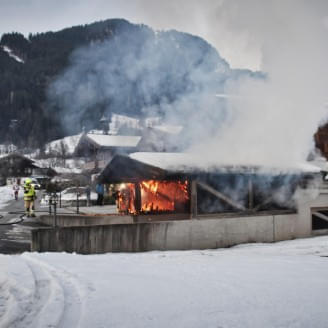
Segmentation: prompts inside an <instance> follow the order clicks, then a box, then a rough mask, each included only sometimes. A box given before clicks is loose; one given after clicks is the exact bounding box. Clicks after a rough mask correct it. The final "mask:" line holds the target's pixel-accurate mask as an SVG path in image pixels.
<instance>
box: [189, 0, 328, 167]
mask: <svg viewBox="0 0 328 328" xmlns="http://www.w3.org/2000/svg"><path fill="white" fill-rule="evenodd" d="M222 9H223V10H222V12H221V14H222V15H219V16H218V19H223V20H224V21H225V24H226V28H231V30H233V31H235V33H238V31H239V32H240V33H243V32H244V31H247V33H249V34H251V35H252V36H253V39H254V40H256V42H257V43H258V44H259V45H260V46H261V56H262V63H261V69H262V71H263V72H265V73H266V74H267V78H266V79H262V80H254V79H253V80H251V79H243V80H239V81H237V83H236V81H234V82H233V83H230V84H229V85H226V92H227V93H228V94H233V95H234V97H230V98H227V106H228V107H227V108H228V113H229V115H230V117H229V120H227V122H226V123H227V124H225V125H224V126H223V128H222V129H220V130H218V132H217V134H216V136H215V137H214V138H213V139H211V140H208V141H206V142H204V143H203V144H202V145H201V146H198V147H195V149H196V150H197V152H198V153H200V156H202V157H204V156H205V157H213V156H214V157H217V158H221V160H223V161H226V162H230V163H236V162H239V163H257V164H269V165H280V166H281V165H290V164H293V163H297V162H300V161H305V160H306V158H307V156H308V154H309V153H310V151H311V150H312V149H313V147H314V140H313V135H314V133H315V132H316V130H317V128H318V126H319V125H320V124H322V123H323V122H324V121H325V120H326V119H327V114H328V109H327V107H326V103H327V98H328V92H327V91H328V90H327V88H328V66H327V58H328V38H327V36H328V31H327V14H328V3H327V2H325V1H314V2H309V1H296V0H295V1H294V0H288V1H260V0H249V1H241V0H240V1H233V2H232V1H230V2H229V1H226V2H224V5H223V6H222ZM223 15H224V17H223Z"/></svg>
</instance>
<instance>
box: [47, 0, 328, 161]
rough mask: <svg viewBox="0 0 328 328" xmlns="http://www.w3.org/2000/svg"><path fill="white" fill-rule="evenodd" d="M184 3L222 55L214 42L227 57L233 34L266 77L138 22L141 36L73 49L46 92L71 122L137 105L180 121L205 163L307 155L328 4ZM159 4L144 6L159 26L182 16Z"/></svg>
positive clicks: (323, 71) (319, 119) (322, 71)
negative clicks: (90, 111) (93, 113)
mask: <svg viewBox="0 0 328 328" xmlns="http://www.w3.org/2000/svg"><path fill="white" fill-rule="evenodd" d="M138 3H139V4H142V3H144V2H143V1H138ZM150 3H151V1H150V2H149V4H150ZM188 3H190V7H188V8H189V11H187V13H190V14H192V17H188V19H191V20H192V21H193V22H195V26H196V27H198V28H199V31H200V33H199V34H201V35H208V36H209V39H210V41H211V42H212V43H213V44H215V46H216V48H217V50H218V51H219V52H220V46H219V45H220V38H222V40H223V41H224V42H222V47H223V48H224V47H225V52H226V53H228V52H229V51H228V50H227V49H228V48H229V47H227V46H226V45H227V41H228V39H229V37H230V38H231V42H237V41H240V44H241V46H240V49H245V56H246V55H247V56H249V55H250V54H253V58H256V60H257V61H259V60H260V63H259V67H260V69H261V71H262V72H263V74H262V75H261V74H252V73H251V72H249V71H243V70H233V69H231V67H230V66H229V64H228V63H227V62H226V61H225V60H224V59H222V57H220V55H219V54H218V53H216V51H215V50H214V49H213V48H212V47H210V46H209V45H208V44H207V43H206V42H204V41H201V39H197V38H194V37H191V36H190V35H187V34H183V36H182V34H179V33H178V32H174V31H169V32H163V31H162V32H157V33H154V32H153V31H152V30H150V29H147V28H146V27H144V32H143V33H142V34H133V33H131V31H129V32H126V33H125V34H124V33H123V37H122V34H120V35H116V36H115V37H114V38H112V39H111V40H110V41H108V42H102V43H95V44H92V45H91V46H89V47H85V48H83V49H80V50H79V51H77V52H76V53H75V54H74V56H73V57H72V59H71V66H70V67H69V68H68V69H67V70H66V72H65V73H64V74H63V75H62V76H60V77H59V78H58V79H57V81H56V82H55V83H54V84H53V86H52V87H51V89H50V91H49V94H50V99H51V100H52V101H56V102H57V105H58V106H59V107H61V108H65V109H66V110H67V113H68V114H69V116H70V118H71V120H68V121H67V122H68V124H67V125H68V126H71V125H72V122H73V119H74V118H76V117H79V118H81V119H83V120H86V121H87V119H88V115H89V114H88V111H87V110H88V109H90V108H94V111H99V115H102V114H103V113H106V112H108V113H109V112H116V113H120V112H125V113H127V114H129V110H131V108H138V111H139V112H140V113H142V114H143V115H144V116H156V115H161V116H163V117H164V120H165V121H166V122H168V123H175V124H183V125H184V127H185V129H184V133H183V135H182V136H181V138H180V140H179V146H180V147H179V149H180V150H182V151H186V150H188V151H189V152H191V153H193V154H195V157H198V158H201V159H202V160H205V161H208V162H212V163H213V162H215V163H226V164H258V165H269V166H290V165H293V164H295V163H298V162H302V161H305V160H306V158H307V156H308V154H309V153H310V151H311V150H313V148H314V141H313V135H314V133H315V132H316V130H317V128H318V126H319V125H320V124H322V123H323V122H324V121H325V120H326V118H327V114H328V111H327V108H326V107H325V104H326V102H327V96H328V92H327V88H328V72H327V70H328V68H327V64H326V61H327V58H328V43H327V26H328V23H327V22H328V19H327V13H328V3H326V2H325V1H312V2H309V1H305V0H300V1H297V0H287V1H261V0H248V1H242V0H236V1H218V2H215V1H204V2H201V4H202V5H200V2H196V1H191V2H188ZM201 6H203V8H202V10H201V11H198V9H200V8H201ZM163 8H164V9H165V8H166V11H165V10H164V12H162V13H159V11H158V8H157V13H156V14H157V15H158V16H156V15H155V12H156V8H155V7H154V6H152V5H149V7H148V8H147V10H148V13H149V15H154V17H156V19H157V18H158V20H159V21H160V22H162V24H163V25H165V24H166V23H167V24H168V25H170V24H169V18H168V17H169V15H168V12H169V9H170V10H173V11H171V15H173V17H176V16H179V17H180V16H181V11H180V12H179V11H178V9H177V8H176V7H175V5H173V4H170V5H168V6H166V7H165V6H164V7H163ZM190 8H194V9H193V10H191V9H190ZM180 9H181V8H180ZM182 11H183V10H182ZM198 12H199V13H200V14H199V15H198ZM177 13H179V14H177ZM187 16H188V15H187ZM185 21H186V20H184V23H185ZM136 36H138V38H136ZM196 39H197V40H196ZM237 48H238V47H236V46H232V47H231V49H237ZM234 56H238V57H243V56H244V53H243V52H242V51H241V52H240V53H235V54H234ZM255 66H256V65H254V67H255ZM217 94H225V95H228V96H225V97H221V96H220V97H217V96H216V95H217ZM99 108H100V109H99Z"/></svg>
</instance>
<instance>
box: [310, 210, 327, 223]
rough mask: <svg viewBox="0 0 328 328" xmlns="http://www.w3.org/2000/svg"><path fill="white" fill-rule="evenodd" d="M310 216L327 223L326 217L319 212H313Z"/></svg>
mask: <svg viewBox="0 0 328 328" xmlns="http://www.w3.org/2000/svg"><path fill="white" fill-rule="evenodd" d="M312 215H314V216H316V217H317V218H319V219H321V220H324V221H327V222H328V216H326V215H324V214H322V213H320V212H314V213H312Z"/></svg>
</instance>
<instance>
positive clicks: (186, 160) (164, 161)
mask: <svg viewBox="0 0 328 328" xmlns="http://www.w3.org/2000/svg"><path fill="white" fill-rule="evenodd" d="M129 157H130V158H132V159H135V160H137V161H140V162H143V163H145V164H149V165H153V166H156V167H159V168H161V169H164V170H169V169H171V170H174V169H176V170H181V169H186V168H190V169H191V168H194V169H205V170H206V169H210V168H215V167H217V168H222V169H224V168H231V169H238V168H250V169H251V168H254V169H256V171H257V172H262V171H263V172H268V171H269V172H287V173H288V172H308V173H319V172H321V169H320V168H319V167H318V166H316V165H313V164H312V163H309V162H304V163H295V164H290V165H287V166H273V165H271V166H270V165H266V164H260V163H233V164H232V163H227V162H224V161H222V162H218V161H217V160H214V159H206V158H200V157H199V156H197V154H194V153H165V152H135V153H131V154H129Z"/></svg>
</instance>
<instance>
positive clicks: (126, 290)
mask: <svg viewBox="0 0 328 328" xmlns="http://www.w3.org/2000/svg"><path fill="white" fill-rule="evenodd" d="M6 192H8V189H4V188H1V189H0V195H1V197H2V195H5V194H6ZM8 195H9V192H8ZM327 272H328V237H326V236H324V237H316V238H308V239H298V240H294V241H285V242H280V243H275V244H249V245H241V246H238V247H233V248H229V249H218V250H205V251H174V252H173V251H171V252H159V251H158V252H148V253H132V254H129V253H109V254H102V255H77V254H67V253H24V254H21V255H11V256H10V255H0V327H1V328H5V327H10V328H12V327H24V328H26V327H31V328H32V327H33V328H35V327H40V328H43V327H69V328H71V327H133V328H136V327H140V328H141V327H165V328H167V327H188V328H189V327H195V328H199V327H242V328H245V327H252V328H253V327H261V328H263V327H265V328H266V327H306V328H307V327H318V328H319V327H320V328H323V327H328V315H327V307H328V275H327Z"/></svg>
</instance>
